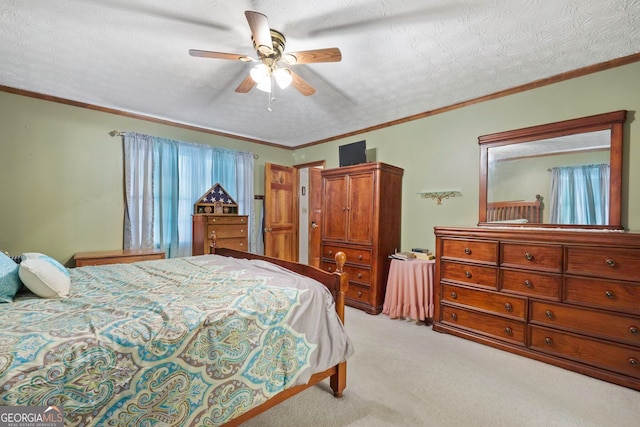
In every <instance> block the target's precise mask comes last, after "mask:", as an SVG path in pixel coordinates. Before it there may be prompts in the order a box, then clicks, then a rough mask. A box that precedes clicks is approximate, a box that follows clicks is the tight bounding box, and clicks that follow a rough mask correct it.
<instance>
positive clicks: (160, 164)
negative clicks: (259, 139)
mask: <svg viewBox="0 0 640 427" xmlns="http://www.w3.org/2000/svg"><path fill="white" fill-rule="evenodd" d="M124 154H125V155H124V161H125V201H126V211H125V229H124V248H125V249H132V248H146V247H155V248H160V249H162V250H164V251H165V253H166V255H167V257H168V258H173V257H183V256H189V255H191V242H192V220H191V215H192V214H193V206H194V203H195V202H196V201H197V200H198V198H200V196H202V195H203V194H204V193H205V192H206V191H207V190H208V189H209V188H211V187H212V186H213V185H215V184H216V183H219V184H220V185H222V186H223V187H224V188H225V190H226V191H227V192H228V193H229V194H230V195H231V196H232V197H233V198H234V200H235V201H236V202H237V203H238V211H239V212H238V213H240V214H244V215H249V227H251V225H252V224H251V222H252V219H253V197H254V194H253V193H254V190H253V177H254V171H253V169H254V157H253V154H251V153H244V152H240V151H234V150H226V149H222V148H217V147H211V146H209V145H202V144H193V143H188V142H184V141H175V140H170V139H166V138H160V137H155V136H149V135H142V134H137V133H133V132H127V133H126V134H125V136H124ZM249 229H251V228H249ZM249 244H250V248H251V247H252V245H251V244H252V242H251V236H249Z"/></svg>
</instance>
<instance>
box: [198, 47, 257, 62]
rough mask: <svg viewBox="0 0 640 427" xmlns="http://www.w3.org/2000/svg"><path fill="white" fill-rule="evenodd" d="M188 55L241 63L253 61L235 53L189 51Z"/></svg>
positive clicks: (248, 57)
mask: <svg viewBox="0 0 640 427" xmlns="http://www.w3.org/2000/svg"><path fill="white" fill-rule="evenodd" d="M189 55H191V56H197V57H201V58H217V59H230V60H235V61H243V62H251V61H254V59H253V58H251V57H250V56H247V55H240V54H237V53H223V52H212V51H210V50H198V49H189Z"/></svg>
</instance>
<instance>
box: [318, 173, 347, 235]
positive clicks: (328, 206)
mask: <svg viewBox="0 0 640 427" xmlns="http://www.w3.org/2000/svg"><path fill="white" fill-rule="evenodd" d="M347 191H348V186H347V176H345V175H338V176H328V177H325V178H324V180H323V181H322V195H323V209H322V213H323V216H322V235H323V236H324V239H326V240H337V241H344V239H345V237H346V231H347Z"/></svg>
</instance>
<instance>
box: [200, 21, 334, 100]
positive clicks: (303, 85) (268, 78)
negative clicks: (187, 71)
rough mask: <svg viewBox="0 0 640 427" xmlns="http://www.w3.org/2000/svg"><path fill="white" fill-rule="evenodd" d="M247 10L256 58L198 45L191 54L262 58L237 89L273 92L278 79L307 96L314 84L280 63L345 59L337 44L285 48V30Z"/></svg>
mask: <svg viewBox="0 0 640 427" xmlns="http://www.w3.org/2000/svg"><path fill="white" fill-rule="evenodd" d="M244 14H245V16H246V17H247V21H248V22H249V28H250V29H251V40H252V41H253V47H254V48H255V49H256V51H257V53H258V58H257V59H255V58H252V57H250V56H246V55H240V54H234V53H223V52H212V51H208V50H197V49H190V50H189V55H191V56H197V57H203V58H217V59H229V60H237V61H242V62H259V64H258V65H256V66H255V67H253V68H252V69H251V71H250V73H249V75H248V76H247V77H246V78H245V79H244V80H243V81H242V83H240V85H239V86H238V87H237V88H236V92H239V93H247V92H249V91H250V90H251V89H253V87H254V86H256V87H257V88H258V89H260V90H262V91H264V92H271V91H272V88H273V86H274V83H277V84H278V86H279V87H280V88H281V89H284V88H286V87H287V86H289V85H292V86H293V87H295V88H296V89H297V90H298V91H299V92H300V93H301V94H303V95H304V96H309V95H313V94H314V93H315V92H316V90H315V89H314V88H313V86H311V85H310V84H309V83H308V82H306V81H305V80H304V79H303V78H302V77H300V76H299V75H298V74H296V73H295V72H293V71H292V70H291V69H290V68H286V67H284V66H281V65H282V64H284V65H285V66H290V65H295V64H311V63H317V62H339V61H340V60H342V53H340V49H338V48H337V47H331V48H326V49H316V50H305V51H300V52H285V51H284V49H285V44H286V39H285V37H284V34H282V33H281V32H279V31H276V30H274V29H271V28H269V21H268V19H267V17H266V15H263V14H262V13H259V12H253V11H250V10H247V11H245V12H244Z"/></svg>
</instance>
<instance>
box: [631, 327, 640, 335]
mask: <svg viewBox="0 0 640 427" xmlns="http://www.w3.org/2000/svg"><path fill="white" fill-rule="evenodd" d="M629 332H631V333H632V334H633V335H638V334H639V333H640V330H639V329H638V328H637V327H636V326H630V327H629Z"/></svg>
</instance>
